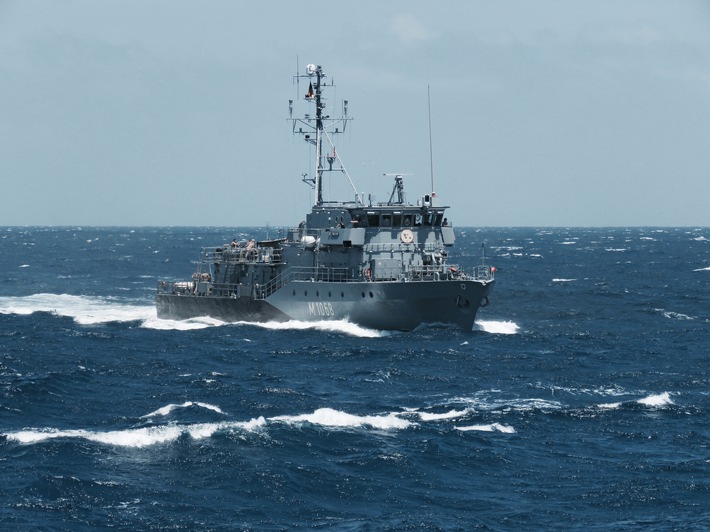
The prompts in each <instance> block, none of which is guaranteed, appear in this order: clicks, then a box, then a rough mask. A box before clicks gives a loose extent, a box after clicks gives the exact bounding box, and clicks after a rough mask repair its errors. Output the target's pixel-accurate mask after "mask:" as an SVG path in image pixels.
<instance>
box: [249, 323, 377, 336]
mask: <svg viewBox="0 0 710 532" xmlns="http://www.w3.org/2000/svg"><path fill="white" fill-rule="evenodd" d="M238 323H239V324H243V325H254V326H257V327H261V328H263V329H270V330H275V331H284V330H295V331H302V330H309V329H313V330H319V331H327V332H339V333H343V334H348V335H350V336H356V337H360V338H380V337H383V336H389V335H390V334H391V333H390V332H389V331H378V330H375V329H368V328H366V327H361V326H360V325H356V324H355V323H351V322H349V321H347V320H321V321H300V320H290V321H269V322H265V323H252V322H238Z"/></svg>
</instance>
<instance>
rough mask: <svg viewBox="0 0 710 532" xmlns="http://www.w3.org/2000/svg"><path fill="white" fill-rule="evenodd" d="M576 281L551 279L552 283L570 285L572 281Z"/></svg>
mask: <svg viewBox="0 0 710 532" xmlns="http://www.w3.org/2000/svg"><path fill="white" fill-rule="evenodd" d="M576 280H577V279H553V280H552V282H553V283H571V282H572V281H576Z"/></svg>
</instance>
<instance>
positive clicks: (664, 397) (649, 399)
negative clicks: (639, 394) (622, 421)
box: [636, 392, 675, 407]
mask: <svg viewBox="0 0 710 532" xmlns="http://www.w3.org/2000/svg"><path fill="white" fill-rule="evenodd" d="M636 402H637V403H638V404H640V405H644V406H655V407H662V406H669V405H673V404H675V403H673V401H672V400H671V395H670V394H669V393H668V392H663V393H659V394H654V395H649V396H646V397H644V398H642V399H638V400H637V401H636Z"/></svg>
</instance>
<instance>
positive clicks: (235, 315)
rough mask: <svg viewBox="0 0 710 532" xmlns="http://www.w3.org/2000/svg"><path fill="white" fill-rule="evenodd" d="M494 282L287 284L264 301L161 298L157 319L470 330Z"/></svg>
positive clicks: (199, 297)
mask: <svg viewBox="0 0 710 532" xmlns="http://www.w3.org/2000/svg"><path fill="white" fill-rule="evenodd" d="M493 284H494V282H493V281H488V282H486V281H477V280H449V281H432V282H344V283H337V282H317V281H316V282H308V281H294V282H290V283H287V284H286V285H284V286H283V287H282V288H281V289H280V290H278V291H276V292H275V293H273V294H271V295H270V296H269V297H268V298H266V299H265V300H254V299H252V298H250V297H238V298H225V297H212V296H196V295H177V294H158V296H157V310H158V317H160V318H164V319H188V318H195V317H200V316H209V317H212V318H216V319H219V320H222V321H227V322H235V321H254V322H265V321H288V320H292V319H293V320H301V321H320V320H343V319H345V320H348V321H350V322H352V323H356V324H358V325H361V326H363V327H370V328H375V329H381V330H402V331H408V330H412V329H414V328H416V327H417V326H418V325H420V324H423V323H426V324H439V323H441V324H455V325H457V326H458V327H460V328H462V329H464V330H471V329H472V327H473V323H474V320H475V318H476V313H477V311H478V309H479V307H480V306H481V304H482V303H483V302H484V301H485V299H486V298H487V297H488V295H489V293H490V291H491V290H492V288H493Z"/></svg>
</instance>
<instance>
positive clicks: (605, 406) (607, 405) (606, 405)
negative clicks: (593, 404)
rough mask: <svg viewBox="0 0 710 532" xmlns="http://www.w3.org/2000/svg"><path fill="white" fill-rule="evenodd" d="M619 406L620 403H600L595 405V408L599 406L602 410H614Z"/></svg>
mask: <svg viewBox="0 0 710 532" xmlns="http://www.w3.org/2000/svg"><path fill="white" fill-rule="evenodd" d="M620 406H621V403H602V404H599V405H597V408H601V409H603V410H616V409H617V408H619V407H620Z"/></svg>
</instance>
